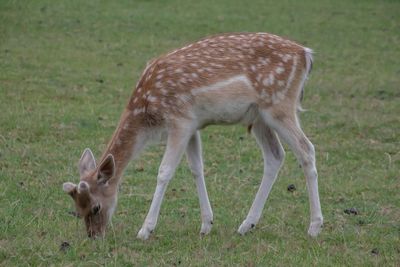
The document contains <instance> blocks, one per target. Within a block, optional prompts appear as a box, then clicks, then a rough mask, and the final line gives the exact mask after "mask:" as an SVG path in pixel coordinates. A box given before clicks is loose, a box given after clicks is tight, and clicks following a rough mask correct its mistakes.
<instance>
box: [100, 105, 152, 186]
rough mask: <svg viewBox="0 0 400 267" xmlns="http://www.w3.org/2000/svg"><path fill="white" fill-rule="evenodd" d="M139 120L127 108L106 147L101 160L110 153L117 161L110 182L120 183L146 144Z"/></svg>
mask: <svg viewBox="0 0 400 267" xmlns="http://www.w3.org/2000/svg"><path fill="white" fill-rule="evenodd" d="M139 125H140V124H139V122H138V120H137V119H136V118H135V116H131V111H130V110H129V109H126V110H125V111H124V112H123V113H122V116H121V119H120V122H119V124H118V127H117V128H116V129H115V131H114V134H113V136H112V138H111V140H110V142H109V143H108V145H107V148H106V149H105V151H104V153H103V155H102V157H101V161H100V162H102V161H103V160H104V159H105V157H106V156H107V155H108V154H111V155H113V156H114V161H115V176H114V178H112V179H111V180H110V183H112V184H115V185H118V184H119V182H120V180H121V176H122V174H123V172H124V170H125V168H126V166H127V165H128V163H129V161H130V160H131V159H132V158H136V157H137V156H138V155H139V153H140V152H141V150H142V148H143V147H144V145H145V142H144V140H140V139H143V138H140V137H141V136H142V133H141V132H140V130H141V127H139Z"/></svg>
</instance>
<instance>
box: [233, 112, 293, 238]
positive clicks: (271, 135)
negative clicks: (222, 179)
mask: <svg viewBox="0 0 400 267" xmlns="http://www.w3.org/2000/svg"><path fill="white" fill-rule="evenodd" d="M252 133H253V135H254V137H255V139H256V141H257V143H258V145H259V146H260V148H261V151H262V153H263V158H264V174H263V178H262V181H261V185H260V187H259V189H258V192H257V194H256V197H255V198H254V201H253V204H252V205H251V208H250V211H249V213H248V215H247V217H246V219H245V220H244V221H243V223H242V224H241V225H240V227H239V229H238V232H239V233H240V234H242V235H243V234H245V233H246V232H248V231H249V230H250V229H251V228H253V227H254V226H255V225H256V224H257V223H258V221H259V219H260V217H261V214H262V210H263V208H264V205H265V202H266V200H267V198H268V195H269V193H270V191H271V188H272V185H273V184H274V182H275V180H276V178H277V175H278V172H279V169H280V168H281V166H282V163H283V161H284V157H285V152H284V150H283V148H282V145H281V143H280V141H279V139H278V137H277V135H276V133H275V132H274V131H273V130H272V129H271V128H269V127H268V126H267V125H266V124H265V122H264V121H263V120H262V118H258V119H257V120H256V122H255V123H254V124H253V127H252Z"/></svg>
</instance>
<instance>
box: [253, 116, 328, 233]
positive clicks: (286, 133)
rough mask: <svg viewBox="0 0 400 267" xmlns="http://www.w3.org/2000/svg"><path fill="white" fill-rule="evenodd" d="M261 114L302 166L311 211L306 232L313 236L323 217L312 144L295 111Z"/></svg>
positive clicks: (319, 227) (318, 230)
mask: <svg viewBox="0 0 400 267" xmlns="http://www.w3.org/2000/svg"><path fill="white" fill-rule="evenodd" d="M261 114H262V117H263V119H264V120H265V122H266V123H267V124H268V125H269V126H271V127H272V128H273V129H274V130H275V131H276V132H277V133H278V135H279V136H280V137H281V138H282V139H283V140H284V141H285V142H286V143H287V144H288V145H289V146H290V148H291V150H292V151H293V153H294V154H295V155H296V158H297V160H298V161H299V163H300V165H301V167H302V168H303V171H304V174H305V177H306V182H307V189H308V195H309V200H310V211H311V215H310V217H311V222H310V226H309V229H308V234H309V235H310V236H313V237H315V236H317V235H318V234H319V232H320V231H321V227H322V224H323V217H322V212H321V204H320V200H319V193H318V174H317V168H316V163H315V149H314V146H313V144H312V143H311V142H310V140H308V138H307V137H306V135H305V134H304V133H303V131H302V129H301V127H300V124H299V121H298V118H297V114H296V112H292V113H290V112H286V111H285V112H283V111H281V112H279V110H278V111H276V112H274V113H270V112H268V111H267V110H265V111H262V112H261Z"/></svg>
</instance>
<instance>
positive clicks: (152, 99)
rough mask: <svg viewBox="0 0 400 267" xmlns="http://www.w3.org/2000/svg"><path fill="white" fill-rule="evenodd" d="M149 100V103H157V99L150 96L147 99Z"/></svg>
mask: <svg viewBox="0 0 400 267" xmlns="http://www.w3.org/2000/svg"><path fill="white" fill-rule="evenodd" d="M147 100H148V101H149V102H156V101H157V97H155V96H152V95H151V96H149V97H148V98H147Z"/></svg>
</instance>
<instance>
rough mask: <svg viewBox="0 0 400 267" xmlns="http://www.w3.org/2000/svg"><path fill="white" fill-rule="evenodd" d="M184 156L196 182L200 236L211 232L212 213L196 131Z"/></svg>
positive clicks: (198, 136) (198, 134)
mask: <svg viewBox="0 0 400 267" xmlns="http://www.w3.org/2000/svg"><path fill="white" fill-rule="evenodd" d="M186 156H187V160H188V163H189V167H190V170H191V172H192V174H193V176H194V178H195V180H196V188H197V193H198V195H199V201H200V211H201V230H200V234H202V235H206V234H208V233H209V232H210V231H211V228H212V223H213V212H212V209H211V205H210V200H209V199H208V194H207V189H206V184H205V181H204V171H203V159H202V151H201V139H200V133H199V131H197V132H196V133H195V134H194V135H193V136H192V137H191V138H190V140H189V143H188V146H187V149H186Z"/></svg>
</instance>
